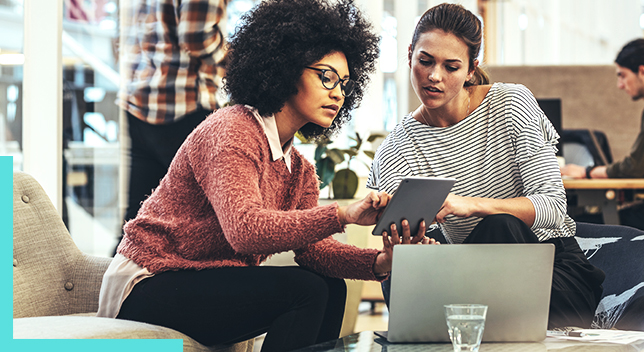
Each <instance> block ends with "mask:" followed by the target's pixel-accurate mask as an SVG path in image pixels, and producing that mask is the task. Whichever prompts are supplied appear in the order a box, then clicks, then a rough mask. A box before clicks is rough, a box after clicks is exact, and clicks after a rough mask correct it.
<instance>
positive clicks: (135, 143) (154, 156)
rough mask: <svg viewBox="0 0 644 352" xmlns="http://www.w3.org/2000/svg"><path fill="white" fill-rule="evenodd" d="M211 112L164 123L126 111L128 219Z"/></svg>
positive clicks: (202, 112) (194, 114) (191, 114)
mask: <svg viewBox="0 0 644 352" xmlns="http://www.w3.org/2000/svg"><path fill="white" fill-rule="evenodd" d="M211 112H212V111H210V110H204V109H199V110H197V111H194V112H191V113H189V114H187V115H185V116H184V117H182V118H181V119H180V120H178V121H176V122H173V123H170V124H164V125H152V124H149V123H147V122H144V121H141V120H139V119H138V118H136V117H135V116H134V115H132V114H130V113H129V112H126V115H127V121H128V133H129V135H130V148H129V154H130V166H129V171H130V172H129V173H130V175H129V179H128V193H127V208H126V210H125V215H124V216H123V222H124V223H125V222H127V221H128V220H131V219H134V218H135V217H136V214H137V213H138V212H139V208H140V207H141V203H143V201H144V200H145V199H146V198H147V197H148V196H150V194H152V190H154V188H156V187H157V186H158V185H159V181H161V179H162V178H163V176H165V174H166V173H167V172H168V168H169V167H170V163H171V162H172V159H173V158H174V155H175V154H176V153H177V150H179V147H181V144H183V142H184V141H185V139H186V137H188V135H189V134H190V133H191V132H192V130H194V129H195V127H197V126H198V125H199V124H200V123H201V122H202V121H203V120H205V119H206V117H208V115H209V114H210V113H211ZM117 246H118V244H117ZM114 254H116V248H114Z"/></svg>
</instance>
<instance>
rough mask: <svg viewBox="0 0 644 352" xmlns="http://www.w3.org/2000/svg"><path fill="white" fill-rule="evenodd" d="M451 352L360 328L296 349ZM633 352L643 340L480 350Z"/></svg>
mask: <svg viewBox="0 0 644 352" xmlns="http://www.w3.org/2000/svg"><path fill="white" fill-rule="evenodd" d="M340 351H347V352H420V351H423V352H452V351H453V349H452V345H451V344H448V343H424V344H391V343H388V342H387V341H386V340H385V339H383V338H381V337H379V336H378V335H376V334H374V333H373V331H363V332H360V333H356V334H353V335H349V336H345V337H343V338H340V339H337V340H335V341H329V342H325V343H321V344H318V345H314V346H309V347H306V348H303V349H299V350H297V352H340ZM546 351H553V352H554V351H556V352H582V351H584V352H636V351H644V343H641V344H631V345H618V344H607V343H579V342H575V341H565V340H558V339H555V338H547V339H546V340H544V341H543V342H534V343H509V342H508V343H485V342H484V343H482V344H481V348H480V349H479V352H546Z"/></svg>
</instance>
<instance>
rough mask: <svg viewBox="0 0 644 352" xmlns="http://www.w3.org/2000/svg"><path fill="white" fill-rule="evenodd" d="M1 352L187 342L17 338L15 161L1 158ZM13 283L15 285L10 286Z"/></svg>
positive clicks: (176, 346) (136, 351)
mask: <svg viewBox="0 0 644 352" xmlns="http://www.w3.org/2000/svg"><path fill="white" fill-rule="evenodd" d="M0 234H1V235H2V239H1V240H0V241H2V242H1V243H0V251H1V252H0V258H2V263H3V264H2V265H0V282H2V283H3V284H1V285H0V302H1V303H0V346H4V347H0V349H2V350H3V351H24V352H30V351H51V352H54V351H61V352H63V351H64V352H73V351H83V352H85V351H93V352H94V351H95V352H103V351H104V352H115V351H118V352H129V351H132V352H142V351H155V352H181V351H183V340H180V339H168V340H153V339H148V340H146V339H137V340H134V339H133V340H128V339H113V340H110V339H100V340H98V339H97V340H82V339H60V340H42V339H41V340H24V339H17V340H14V339H13V158H12V157H10V156H0ZM10 282H11V283H12V284H11V285H10V284H9V283H10Z"/></svg>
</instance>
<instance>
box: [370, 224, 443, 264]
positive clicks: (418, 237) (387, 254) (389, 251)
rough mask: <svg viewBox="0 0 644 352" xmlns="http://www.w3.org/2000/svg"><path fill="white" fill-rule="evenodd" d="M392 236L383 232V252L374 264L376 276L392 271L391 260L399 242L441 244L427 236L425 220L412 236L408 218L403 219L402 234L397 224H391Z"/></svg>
mask: <svg viewBox="0 0 644 352" xmlns="http://www.w3.org/2000/svg"><path fill="white" fill-rule="evenodd" d="M390 229H391V236H389V235H388V234H387V231H383V232H382V243H383V247H382V252H380V253H379V254H378V256H377V257H376V262H375V263H374V266H373V272H374V273H375V274H376V276H383V275H387V274H388V273H389V272H390V271H391V262H392V259H393V251H394V246H395V245H397V244H401V243H402V244H440V242H437V241H436V240H435V239H433V238H429V237H425V231H426V226H425V221H421V222H420V226H419V227H418V232H417V233H416V234H415V235H414V237H411V234H410V230H409V222H408V221H407V220H403V221H402V236H400V235H399V234H398V230H397V229H396V225H395V224H391V227H390Z"/></svg>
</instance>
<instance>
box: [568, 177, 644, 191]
mask: <svg viewBox="0 0 644 352" xmlns="http://www.w3.org/2000/svg"><path fill="white" fill-rule="evenodd" d="M563 184H564V188H566V189H644V178H607V179H592V180H588V179H579V180H576V179H563Z"/></svg>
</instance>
